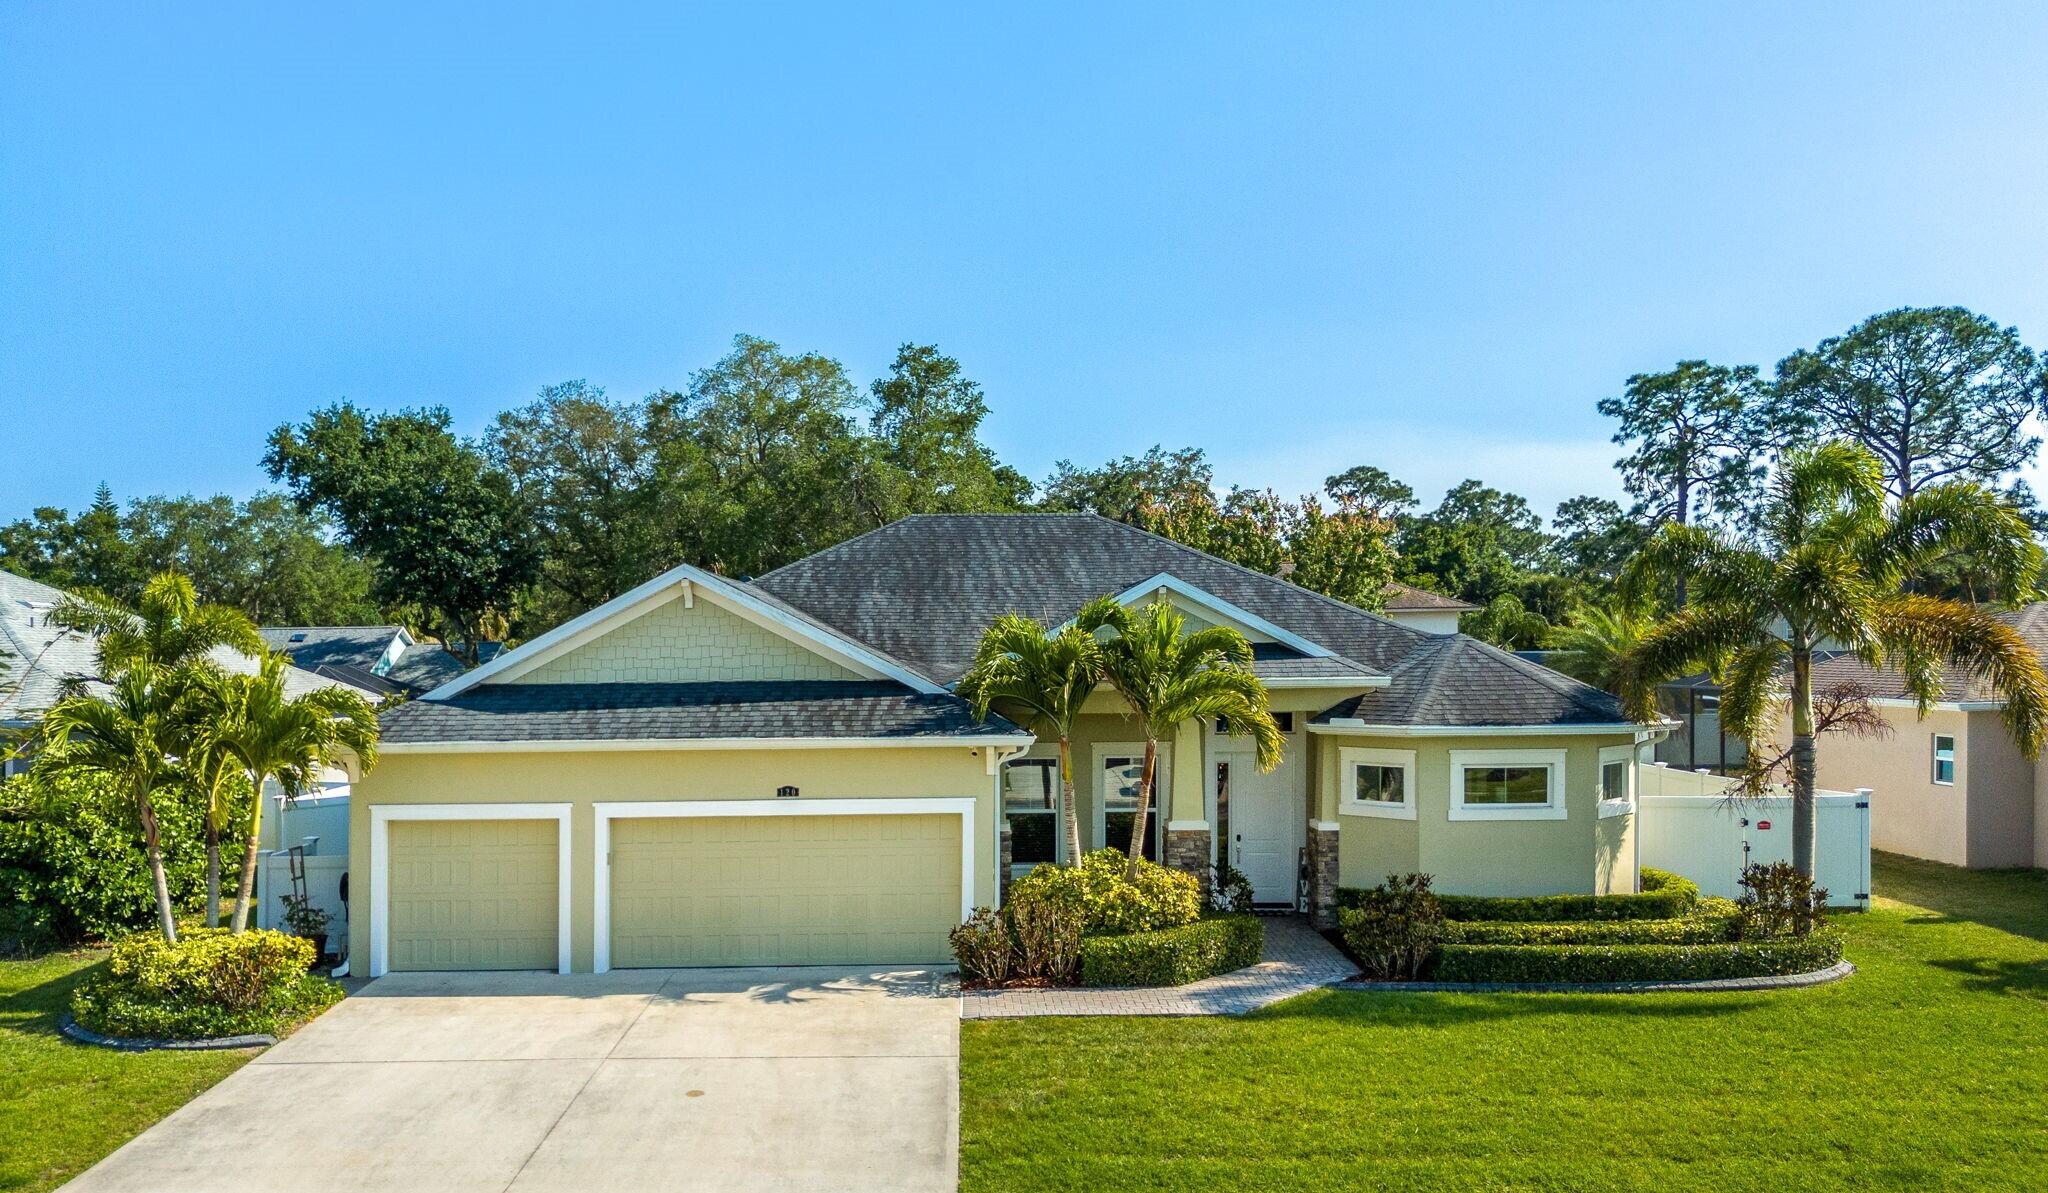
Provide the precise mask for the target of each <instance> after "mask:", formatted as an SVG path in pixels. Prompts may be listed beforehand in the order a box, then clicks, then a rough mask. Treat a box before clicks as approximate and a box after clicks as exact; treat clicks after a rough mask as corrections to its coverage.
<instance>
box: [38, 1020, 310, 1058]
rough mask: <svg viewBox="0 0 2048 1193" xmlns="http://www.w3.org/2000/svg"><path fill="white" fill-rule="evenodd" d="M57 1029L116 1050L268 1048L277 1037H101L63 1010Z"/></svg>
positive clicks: (184, 1050)
mask: <svg viewBox="0 0 2048 1193" xmlns="http://www.w3.org/2000/svg"><path fill="white" fill-rule="evenodd" d="M57 1030H58V1031H59V1032H61V1033H63V1035H64V1036H65V1037H66V1038H68V1039H71V1040H74V1041H76V1042H78V1043H80V1044H90V1045H92V1046H93V1047H95V1048H111V1049H113V1050H114V1051H116V1052H219V1051H227V1050H230V1049H234V1048H268V1047H270V1046H271V1045H272V1044H275V1043H277V1037H276V1036H268V1035H247V1036H217V1037H215V1038H213V1039H211V1040H135V1039H127V1038H125V1037H122V1036H103V1035H101V1034H100V1033H98V1032H96V1031H94V1030H92V1029H91V1028H89V1027H86V1026H85V1025H84V1024H82V1023H80V1022H78V1020H76V1019H73V1018H72V1017H71V1012H69V1011H66V1012H64V1014H63V1015H61V1016H59V1017H58V1019H57Z"/></svg>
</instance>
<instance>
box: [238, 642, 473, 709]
mask: <svg viewBox="0 0 2048 1193" xmlns="http://www.w3.org/2000/svg"><path fill="white" fill-rule="evenodd" d="M261 632H262V634H263V640H264V642H266V643H268V644H269V646H270V649H272V650H280V651H283V652H284V653H286V654H288V655H290V656H291V657H292V662H293V663H294V664H296V665H298V666H300V667H304V668H305V669H307V670H308V671H315V672H318V673H319V674H322V675H328V676H332V677H334V678H336V679H340V680H343V681H344V682H347V683H351V684H355V685H357V686H359V687H360V686H364V685H363V676H364V675H368V676H371V677H374V678H375V679H377V680H378V681H379V682H378V684H376V685H372V686H374V687H375V688H376V690H379V691H392V690H396V691H405V692H410V693H412V694H414V695H417V694H419V693H421V692H428V691H432V690H433V689H435V688H438V687H440V686H441V685H442V684H444V683H447V682H448V681H449V680H451V679H454V678H455V677H456V676H458V675H460V674H462V673H463V672H464V671H465V670H468V668H467V666H466V665H465V664H464V663H463V661H462V660H461V659H459V658H457V657H456V656H455V655H453V654H451V653H449V651H448V650H447V649H446V648H445V647H443V646H442V645H441V644H439V643H437V642H411V643H410V645H407V646H406V647H405V648H404V649H403V650H402V651H401V652H400V654H399V656H398V658H397V660H396V661H394V662H393V663H392V664H391V666H390V668H389V669H388V670H385V671H377V670H374V668H375V667H376V666H377V664H378V663H380V662H382V661H383V659H384V656H385V654H386V652H387V651H389V650H390V649H391V642H392V639H394V638H397V637H399V636H400V635H401V634H405V633H406V631H405V627H403V626H395V625H328V626H264V627H263V629H262V631H261ZM409 637H410V636H409V635H408V638H409ZM492 645H495V644H494V643H487V644H486V646H487V647H488V646H492ZM485 657H486V658H488V657H489V654H488V653H487V654H486V655H485Z"/></svg>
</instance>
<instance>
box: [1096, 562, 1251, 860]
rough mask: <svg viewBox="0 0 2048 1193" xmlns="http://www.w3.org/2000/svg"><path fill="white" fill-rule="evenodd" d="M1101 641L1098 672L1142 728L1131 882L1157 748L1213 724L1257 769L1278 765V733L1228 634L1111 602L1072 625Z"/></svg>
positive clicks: (1247, 647) (1247, 657) (1160, 605)
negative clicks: (1247, 740) (1251, 750)
mask: <svg viewBox="0 0 2048 1193" xmlns="http://www.w3.org/2000/svg"><path fill="white" fill-rule="evenodd" d="M1075 621H1076V624H1077V625H1079V626H1080V627H1081V628H1083V629H1086V630H1089V631H1091V632H1096V633H1098V634H1100V635H1101V636H1102V671H1103V676H1104V678H1106V679H1107V680H1108V681H1109V683H1110V685H1111V686H1112V687H1114V688H1115V689H1116V690H1117V694H1118V695H1120V696H1122V697H1123V699H1124V703H1125V704H1127V705H1129V706H1130V710H1131V713H1132V715H1134V716H1136V717H1137V718H1138V720H1139V721H1140V722H1141V723H1142V724H1143V725H1144V730H1145V765H1144V769H1143V770H1142V771H1141V773H1140V778H1139V781H1138V810H1137V814H1136V815H1135V816H1133V817H1132V819H1131V846H1130V855H1131V875H1132V877H1134V878H1135V877H1136V876H1137V873H1138V863H1139V859H1140V858H1142V857H1143V856H1144V844H1143V843H1144V841H1145V833H1146V831H1147V825H1146V819H1147V812H1148V809H1149V808H1150V807H1151V804H1152V798H1153V784H1154V780H1155V778H1156V777H1157V775H1158V768H1159V743H1160V742H1161V741H1162V740H1165V741H1170V740H1172V739H1173V736H1174V735H1175V734H1176V733H1178V732H1179V731H1180V727H1181V726H1182V725H1183V724H1185V723H1186V722H1189V721H1198V722H1203V721H1212V720H1213V721H1216V722H1218V723H1220V724H1221V725H1222V726H1223V729H1224V731H1225V732H1227V733H1229V734H1231V735H1232V736H1238V735H1241V734H1248V735H1250V737H1251V739H1252V741H1253V743H1254V745H1255V747H1256V749H1257V757H1258V764H1259V769H1261V770H1271V769H1273V768H1274V767H1275V766H1278V765H1279V763H1280V750H1281V737H1280V727H1279V726H1278V725H1276V724H1275V723H1274V721H1273V714H1272V713H1271V712H1270V711H1269V710H1268V709H1267V705H1266V685H1265V684H1264V683H1261V682H1260V681H1259V677H1258V676H1256V675H1254V674H1252V646H1251V643H1250V642H1247V641H1246V640H1245V637H1244V635H1243V634H1240V633H1238V632H1237V631H1236V630H1233V629H1230V628H1229V627H1227V626H1210V627H1208V628H1205V629H1200V630H1196V631H1195V632H1194V633H1192V634H1190V633H1187V632H1186V628H1187V622H1186V619H1185V618H1183V617H1182V616H1181V615H1180V613H1179V612H1178V611H1176V610H1175V609H1174V607H1173V606H1172V605H1169V604H1167V603H1166V602H1164V601H1155V602H1153V603H1152V604H1150V605H1147V606H1146V607H1145V608H1143V609H1140V610H1136V611H1133V610H1131V609H1129V608H1127V607H1125V606H1123V605H1121V604H1118V603H1117V602H1115V601H1114V600H1111V599H1109V598H1106V597H1105V598H1102V599H1100V600H1097V601H1095V602H1092V603H1091V604H1090V605H1089V606H1088V607H1087V608H1085V609H1083V610H1082V611H1081V614H1080V615H1079V616H1078V617H1077V618H1076V619H1075Z"/></svg>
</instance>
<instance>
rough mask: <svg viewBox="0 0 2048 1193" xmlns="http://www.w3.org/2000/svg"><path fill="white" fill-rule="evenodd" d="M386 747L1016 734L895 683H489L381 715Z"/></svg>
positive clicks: (962, 706) (1004, 724)
mask: <svg viewBox="0 0 2048 1193" xmlns="http://www.w3.org/2000/svg"><path fill="white" fill-rule="evenodd" d="M379 721H380V724H381V725H382V728H383V734H382V740H383V742H384V743H385V744H387V745H389V744H394V743H396V744H413V743H446V742H504V743H518V742H560V741H589V742H596V741H635V740H657V741H659V740H684V739H693V738H788V737H799V738H801V737H831V738H837V737H843V738H902V739H905V740H915V739H917V738H920V737H933V738H954V739H957V738H961V737H1007V736H1013V735H1016V734H1019V733H1021V732H1022V730H1020V729H1018V728H1017V726H1015V725H1013V724H1011V723H1010V722H1008V721H1006V720H1004V719H1003V718H1001V717H996V716H991V717H990V718H989V719H988V720H986V721H976V720H975V719H974V716H973V713H972V711H971V710H970V709H969V708H968V706H967V702H966V701H964V700H962V699H960V698H959V697H957V696H953V695H950V694H947V693H937V694H926V693H920V692H915V691H912V690H911V689H910V688H908V687H905V686H904V685H902V684H899V683H895V682H893V681H889V680H848V681H840V680H752V681H729V682H717V683H564V684H556V683H503V684H491V683H486V684H480V685H478V686H476V687H474V688H471V689H469V690H468V691H466V692H462V693H459V694H457V695H455V696H453V697H451V698H449V699H446V700H414V701H410V702H408V703H405V704H401V705H399V706H398V707H396V708H392V709H388V710H386V711H385V712H384V713H383V714H382V716H381V717H380V718H379Z"/></svg>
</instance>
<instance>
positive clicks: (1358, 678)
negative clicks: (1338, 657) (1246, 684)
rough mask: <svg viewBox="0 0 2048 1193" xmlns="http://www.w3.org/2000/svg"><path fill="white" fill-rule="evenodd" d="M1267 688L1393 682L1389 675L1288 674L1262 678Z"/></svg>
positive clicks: (1372, 685)
mask: <svg viewBox="0 0 2048 1193" xmlns="http://www.w3.org/2000/svg"><path fill="white" fill-rule="evenodd" d="M1261 682H1262V683H1264V684H1265V685H1266V687H1267V688H1268V689H1278V688H1384V687H1386V686H1387V685H1388V684H1390V683H1393V682H1394V677H1393V676H1391V675H1289V676H1284V677H1281V678H1278V679H1267V680H1262V681H1261Z"/></svg>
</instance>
